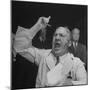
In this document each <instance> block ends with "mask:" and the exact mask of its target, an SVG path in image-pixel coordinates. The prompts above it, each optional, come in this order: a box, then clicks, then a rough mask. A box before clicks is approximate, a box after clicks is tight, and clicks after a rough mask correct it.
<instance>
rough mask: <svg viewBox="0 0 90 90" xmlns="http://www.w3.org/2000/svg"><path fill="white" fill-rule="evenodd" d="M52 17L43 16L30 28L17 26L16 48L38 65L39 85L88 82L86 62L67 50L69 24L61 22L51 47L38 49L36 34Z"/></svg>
mask: <svg viewBox="0 0 90 90" xmlns="http://www.w3.org/2000/svg"><path fill="white" fill-rule="evenodd" d="M42 20H43V21H44V24H43V23H42ZM49 20H50V17H48V18H46V17H40V18H39V20H38V21H37V22H36V24H35V25H34V26H32V27H31V28H30V29H26V28H23V27H20V26H18V29H17V32H16V36H15V42H14V49H15V50H16V52H17V53H19V54H20V55H22V56H23V57H25V58H27V59H28V60H29V61H30V62H32V63H36V64H37V65H38V67H39V68H38V74H37V78H36V87H50V86H65V85H81V84H87V73H86V70H85V68H84V63H83V62H82V61H81V60H80V59H79V58H77V57H74V56H73V55H72V54H70V53H69V51H68V47H69V44H70V38H71V37H70V35H71V34H70V30H69V29H68V28H67V27H62V26H60V27H58V28H57V29H56V31H55V33H54V36H53V41H52V48H51V49H39V48H36V47H34V46H33V45H32V39H33V38H34V36H35V35H36V34H37V32H39V31H40V30H42V28H43V27H45V26H44V25H45V24H48V23H49Z"/></svg>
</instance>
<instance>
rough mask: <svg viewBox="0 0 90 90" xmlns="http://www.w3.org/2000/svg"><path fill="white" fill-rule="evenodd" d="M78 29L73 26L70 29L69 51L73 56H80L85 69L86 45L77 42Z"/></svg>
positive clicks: (78, 36)
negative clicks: (70, 42)
mask: <svg viewBox="0 0 90 90" xmlns="http://www.w3.org/2000/svg"><path fill="white" fill-rule="evenodd" d="M79 38H80V30H79V29H78V28H74V29H73V30H72V45H71V47H70V52H71V53H73V55H74V56H75V57H78V58H80V59H81V60H82V61H83V62H84V63H85V68H86V69H87V54H86V46H85V45H83V44H81V43H79Z"/></svg>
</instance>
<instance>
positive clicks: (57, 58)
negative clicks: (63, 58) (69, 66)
mask: <svg viewBox="0 0 90 90" xmlns="http://www.w3.org/2000/svg"><path fill="white" fill-rule="evenodd" d="M56 60H57V61H56V64H55V65H57V64H58V63H59V56H57V57H56Z"/></svg>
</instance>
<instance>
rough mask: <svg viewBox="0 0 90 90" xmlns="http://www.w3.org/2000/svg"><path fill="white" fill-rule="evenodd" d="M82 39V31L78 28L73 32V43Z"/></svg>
mask: <svg viewBox="0 0 90 90" xmlns="http://www.w3.org/2000/svg"><path fill="white" fill-rule="evenodd" d="M79 37H80V31H79V30H78V29H77V28H76V29H74V30H73V32H72V39H73V41H78V40H79Z"/></svg>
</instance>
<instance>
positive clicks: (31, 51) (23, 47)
mask: <svg viewBox="0 0 90 90" xmlns="http://www.w3.org/2000/svg"><path fill="white" fill-rule="evenodd" d="M35 32H37V31H35V30H34V31H33V30H32V29H31V31H30V30H29V29H26V28H23V27H20V26H18V29H17V32H16V36H15V41H14V49H15V51H16V52H17V53H19V54H20V55H22V56H23V57H25V58H26V59H28V60H29V61H31V62H34V61H35V60H36V62H38V60H39V59H35V58H37V56H38V55H39V56H40V55H42V54H43V53H42V52H43V50H41V49H38V48H35V47H34V46H32V39H33V37H34V35H35Z"/></svg>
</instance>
